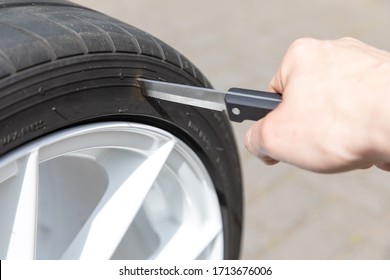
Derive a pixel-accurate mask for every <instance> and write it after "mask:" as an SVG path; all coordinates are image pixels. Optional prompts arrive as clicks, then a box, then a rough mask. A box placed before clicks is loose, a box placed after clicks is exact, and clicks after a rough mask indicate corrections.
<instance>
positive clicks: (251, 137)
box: [245, 120, 279, 165]
mask: <svg viewBox="0 0 390 280" xmlns="http://www.w3.org/2000/svg"><path fill="white" fill-rule="evenodd" d="M261 127H262V120H259V121H257V122H256V123H255V124H254V125H253V126H252V127H251V128H250V129H249V130H248V131H247V133H246V135H245V146H246V148H247V149H248V151H249V152H250V153H252V154H254V155H255V156H257V157H258V158H260V159H261V160H262V161H263V162H264V163H265V164H267V165H274V164H276V163H278V162H279V161H277V160H275V159H274V158H272V157H270V156H269V155H268V154H267V153H266V151H265V149H264V145H263V143H262V142H263V141H262V139H261V133H260V131H261V129H262V128H261Z"/></svg>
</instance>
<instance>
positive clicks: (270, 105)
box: [137, 79, 282, 122]
mask: <svg viewBox="0 0 390 280" xmlns="http://www.w3.org/2000/svg"><path fill="white" fill-rule="evenodd" d="M137 82H138V83H139V85H140V86H141V90H142V94H143V95H144V96H146V97H152V98H157V99H161V100H165V101H170V102H175V103H180V104H186V105H191V106H195V107H201V108H206V109H210V110H216V111H226V113H227V115H228V117H229V119H230V120H231V121H234V122H242V121H244V120H253V121H257V120H259V119H261V118H263V117H265V116H266V115H267V114H268V113H269V112H271V111H272V110H273V109H275V108H276V107H277V106H278V105H279V103H280V102H281V100H282V98H281V96H280V95H278V94H275V93H271V92H266V91H258V90H250V89H243V88H231V89H229V91H219V90H214V89H209V88H203V87H194V86H187V85H182V84H174V83H167V82H161V81H155V80H146V79H137Z"/></svg>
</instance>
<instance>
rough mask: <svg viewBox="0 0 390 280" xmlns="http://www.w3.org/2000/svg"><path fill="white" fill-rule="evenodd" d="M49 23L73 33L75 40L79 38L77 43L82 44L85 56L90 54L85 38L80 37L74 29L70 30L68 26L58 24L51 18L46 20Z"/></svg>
mask: <svg viewBox="0 0 390 280" xmlns="http://www.w3.org/2000/svg"><path fill="white" fill-rule="evenodd" d="M45 19H46V20H47V21H49V22H51V23H53V24H55V25H57V26H58V27H60V28H62V29H64V30H66V31H68V32H70V33H72V34H73V35H75V38H77V41H78V42H79V43H80V46H81V47H82V48H83V51H84V54H87V53H88V47H87V45H86V44H85V42H84V40H83V38H82V37H81V36H80V34H79V33H77V32H76V31H74V30H73V29H72V28H69V27H67V26H66V25H64V24H62V23H60V22H56V21H54V20H51V19H49V18H45Z"/></svg>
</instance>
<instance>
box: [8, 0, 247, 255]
mask: <svg viewBox="0 0 390 280" xmlns="http://www.w3.org/2000/svg"><path fill="white" fill-rule="evenodd" d="M0 37H1V40H0V124H1V125H0V157H2V156H5V155H7V153H9V152H11V151H13V150H15V149H18V148H20V147H21V146H22V145H24V144H26V143H28V142H30V141H32V140H34V139H37V138H39V137H41V136H43V135H47V134H49V133H52V132H54V131H58V130H62V129H64V128H67V127H71V126H76V125H80V124H85V123H91V122H98V121H116V120H122V121H133V122H134V121H135V122H139V123H145V124H150V125H153V126H156V127H160V128H163V129H165V130H167V131H169V132H171V133H173V134H175V135H176V136H177V137H179V138H181V139H182V140H184V141H185V142H186V143H187V144H189V145H190V146H191V147H192V148H193V150H195V151H196V153H197V154H198V155H199V156H200V158H201V159H202V160H203V162H204V164H205V165H206V167H207V168H208V170H209V172H210V174H211V177H212V178H213V181H214V184H215V186H216V190H217V194H218V197H219V200H220V204H221V209H222V215H223V220H224V240H225V258H226V259H236V258H238V257H239V251H240V240H241V228H242V188H241V174H240V166H239V159H238V155H237V149H236V146H235V141H234V137H233V133H232V130H231V126H230V123H229V121H228V120H227V118H226V116H225V115H224V114H222V113H219V112H213V111H208V110H203V109H195V108H193V107H190V106H185V105H177V104H172V103H169V102H156V101H150V100H146V99H145V98H144V97H143V96H142V94H141V89H140V87H139V85H138V84H137V82H136V79H135V78H137V77H143V78H146V79H154V80H163V81H169V82H174V83H181V84H188V85H194V86H202V87H209V86H210V84H209V82H208V81H207V79H206V78H205V77H204V76H203V75H202V74H201V73H200V71H199V70H198V69H197V68H196V67H195V66H194V65H193V64H191V63H190V62H189V61H188V60H187V59H186V58H185V57H184V56H182V55H181V54H180V53H178V52H177V51H175V50H174V49H172V48H171V47H169V46H168V45H166V44H165V43H163V42H161V41H160V40H158V39H157V38H155V37H153V36H151V35H149V34H147V33H145V32H143V31H140V30H138V29H136V28H134V27H132V26H129V25H127V24H125V23H123V22H120V21H118V20H116V19H113V18H111V17H108V16H106V15H104V14H101V13H98V12H95V11H92V10H90V9H87V8H84V7H81V6H78V5H75V4H73V3H70V2H68V1H61V0H57V1H31V2H30V1H20V0H19V1H15V0H12V1H0ZM0 160H1V158H0ZM189 242H190V241H189Z"/></svg>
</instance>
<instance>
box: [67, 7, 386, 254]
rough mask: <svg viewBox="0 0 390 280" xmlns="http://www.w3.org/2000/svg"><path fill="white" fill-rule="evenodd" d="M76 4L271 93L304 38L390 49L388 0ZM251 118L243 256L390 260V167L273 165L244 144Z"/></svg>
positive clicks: (224, 84) (220, 80)
mask: <svg viewBox="0 0 390 280" xmlns="http://www.w3.org/2000/svg"><path fill="white" fill-rule="evenodd" d="M73 1H74V2H76V3H78V4H81V5H84V6H87V7H89V8H92V9H95V10H98V11H101V12H103V13H105V14H108V15H110V16H113V17H115V18H117V19H120V20H122V21H124V22H127V23H129V24H131V25H134V26H136V27H138V28H140V29H142V30H144V31H146V32H149V33H151V34H153V35H155V36H156V37H158V38H159V39H161V40H163V41H165V42H166V43H168V44H169V45H171V46H172V47H174V48H175V49H177V50H179V51H180V52H181V53H183V54H184V55H185V56H187V57H188V58H189V59H190V60H191V61H192V62H193V63H194V64H195V65H196V66H197V67H198V68H199V69H200V70H201V71H202V72H203V73H204V74H205V75H206V77H207V78H208V79H209V80H210V81H211V83H212V84H213V86H214V87H215V88H218V89H228V88H230V87H233V86H236V87H246V88H253V89H260V90H261V89H263V90H266V89H267V87H268V82H269V80H270V79H271V77H272V76H273V74H274V72H275V71H276V70H277V68H278V65H279V63H280V61H281V59H282V57H283V55H284V52H285V51H286V49H287V48H288V46H289V45H290V44H291V42H292V41H293V40H294V39H297V38H300V37H315V38H319V39H338V38H340V37H344V36H350V37H355V38H357V39H359V40H362V41H364V42H366V43H369V44H372V45H374V46H376V47H378V48H382V49H385V50H387V51H390V36H389V29H388V28H390V1H387V0H344V1H340V0H313V1H307V0H290V1H287V0H285V1H283V0H272V1H266V0H242V1H238V0H213V1H208V0H197V1H194V0H192V1H190V0H164V1H162V0H142V1H141V0H138V1H135V0H115V1H107V0H106V1H94V0H73ZM389 78H390V77H389ZM362 114H364V112H362ZM250 125H251V122H244V123H243V124H234V130H235V135H236V140H237V143H238V147H239V149H240V156H241V161H242V171H243V175H244V195H245V223H244V235H243V242H242V252H241V258H243V259H389V258H390V173H386V172H384V171H380V170H377V169H375V168H371V169H369V170H363V171H354V172H348V173H343V174H337V175H319V174H314V173H310V172H306V171H302V170H299V169H297V168H294V167H291V166H287V165H285V164H279V165H276V166H272V167H267V166H265V165H264V164H262V163H261V162H260V161H259V160H257V159H256V158H254V157H252V156H251V155H250V154H249V153H248V152H246V150H245V147H244V145H243V138H244V134H245V131H246V130H247V129H248V128H249V127H250ZM368 133H369V132H368Z"/></svg>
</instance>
